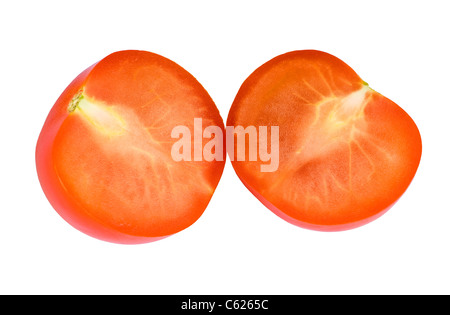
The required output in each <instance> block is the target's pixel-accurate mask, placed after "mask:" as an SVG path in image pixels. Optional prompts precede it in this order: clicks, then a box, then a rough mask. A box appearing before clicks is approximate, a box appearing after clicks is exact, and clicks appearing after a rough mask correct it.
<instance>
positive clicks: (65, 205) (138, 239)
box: [35, 51, 225, 244]
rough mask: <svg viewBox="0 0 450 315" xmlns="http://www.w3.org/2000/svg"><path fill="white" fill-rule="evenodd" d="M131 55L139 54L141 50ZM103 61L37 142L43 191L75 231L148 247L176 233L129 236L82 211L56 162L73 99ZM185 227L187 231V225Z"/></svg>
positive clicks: (55, 112)
mask: <svg viewBox="0 0 450 315" xmlns="http://www.w3.org/2000/svg"><path fill="white" fill-rule="evenodd" d="M124 52H126V51H122V52H119V53H124ZM130 52H131V53H136V52H137V51H130ZM152 55H153V58H158V55H156V54H153V53H152ZM108 57H109V56H108ZM108 57H105V58H108ZM161 57H162V56H161ZM162 58H164V57H162ZM164 60H165V61H164V62H165V63H169V64H170V65H169V67H171V69H175V70H176V69H177V67H180V66H178V65H177V64H175V63H174V62H172V61H170V60H168V59H167V60H166V58H164ZM102 61H103V59H102V60H101V61H99V62H97V63H95V64H93V65H92V66H90V67H89V68H87V69H86V70H84V71H83V72H82V73H80V74H79V75H78V76H77V77H76V78H75V79H74V80H73V81H72V82H71V83H70V84H69V85H68V86H67V88H66V89H65V90H64V91H63V93H62V94H61V95H60V97H59V98H58V99H57V101H56V102H55V104H54V106H53V107H52V109H51V110H50V112H49V114H48V116H47V118H46V120H45V122H44V125H43V127H42V129H41V132H40V134H39V137H38V140H37V144H36V150H35V162H36V171H37V175H38V179H39V182H40V185H41V188H42V190H43V192H44V194H45V196H46V197H47V199H48V201H49V203H50V204H51V206H52V207H53V208H54V210H55V211H56V212H57V213H58V214H59V216H60V217H62V218H63V219H64V220H65V221H66V222H67V223H68V224H69V225H71V226H72V227H73V228H75V229H77V230H79V231H81V232H82V233H84V234H86V235H88V236H90V237H93V238H96V239H99V240H102V241H106V242H110V243H116V244H144V243H149V242H154V241H158V240H161V239H164V238H167V237H169V236H171V235H173V234H175V233H168V235H161V236H159V235H157V236H141V235H136V234H127V233H123V232H121V231H119V230H117V229H115V228H114V227H112V226H109V225H107V224H105V223H104V222H102V221H101V220H98V219H96V218H95V217H92V216H90V215H89V214H88V213H87V212H85V211H79V210H80V209H81V208H82V205H81V204H80V203H79V201H77V200H76V199H75V198H74V197H73V196H72V195H71V194H70V192H69V191H67V190H66V189H65V188H64V184H63V183H62V182H61V180H60V178H59V177H58V175H57V172H56V170H55V163H54V160H53V159H54V158H53V156H52V155H53V154H52V152H53V147H54V142H55V139H56V137H57V135H58V132H59V130H60V127H61V126H62V125H63V123H64V122H65V120H66V118H67V117H68V116H69V115H70V113H69V111H68V104H70V102H71V100H72V99H73V97H74V96H75V95H77V93H78V92H79V91H80V90H83V89H84V88H85V84H86V83H87V81H88V79H89V77H90V75H91V72H93V70H94V69H95V67H96V65H97V64H99V63H100V62H102ZM180 68H181V67H180ZM181 69H182V68H181ZM183 70H184V69H183ZM184 71H185V70H184ZM186 72H187V71H186ZM188 80H190V81H191V82H193V81H195V82H196V80H195V78H194V77H189V78H188ZM205 93H206V91H205ZM219 126H220V124H219ZM221 128H222V130H223V129H224V128H223V126H222V127H221ZM224 145H225V141H224ZM224 152H225V150H224ZM216 163H217V164H221V165H222V166H221V168H220V167H217V168H216V169H215V171H214V174H213V175H214V176H216V177H217V176H219V177H220V174H221V173H222V171H223V167H224V165H225V159H224V160H223V161H222V162H216ZM218 174H219V175H218ZM217 181H218V179H217ZM185 228H187V226H186V227H185Z"/></svg>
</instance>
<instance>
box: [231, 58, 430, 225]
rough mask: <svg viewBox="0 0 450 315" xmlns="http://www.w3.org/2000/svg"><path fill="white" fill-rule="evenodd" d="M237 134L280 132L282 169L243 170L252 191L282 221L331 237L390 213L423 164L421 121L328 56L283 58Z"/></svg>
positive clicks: (247, 96) (249, 94)
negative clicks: (259, 129)
mask: <svg viewBox="0 0 450 315" xmlns="http://www.w3.org/2000/svg"><path fill="white" fill-rule="evenodd" d="M227 125H229V126H236V125H242V126H250V125H253V126H279V134H280V138H279V155H280V156H279V167H278V169H277V170H276V171H275V172H271V173H262V172H260V171H259V169H260V165H261V163H262V162H261V161H255V162H251V161H243V162H241V161H237V160H236V159H234V161H233V162H232V163H233V167H234V168H235V170H236V172H237V174H238V175H239V177H240V178H241V179H242V181H243V182H244V183H245V184H246V185H247V187H249V188H250V190H252V192H253V193H254V194H255V195H257V197H258V198H259V199H260V200H262V201H263V202H264V203H266V202H267V203H269V204H270V205H271V206H270V207H272V208H273V209H272V210H275V211H274V212H276V213H277V214H279V213H280V212H281V213H283V214H284V215H285V216H287V217H289V218H292V219H293V220H294V221H297V222H298V223H299V225H302V223H305V225H307V226H308V227H314V225H316V227H317V229H321V230H323V226H327V227H329V228H330V230H333V229H339V226H348V224H349V223H357V222H365V221H366V220H367V218H370V217H375V216H377V214H379V213H381V212H383V211H384V210H386V209H387V208H389V207H390V206H391V205H392V204H393V203H394V202H395V201H396V200H397V199H398V198H399V197H400V196H401V195H402V194H403V192H404V191H405V190H406V188H407V187H408V185H409V183H410V182H411V180H412V178H413V176H414V174H415V172H416V170H417V167H418V164H419V161H420V155H421V140H420V135H419V132H418V130H417V127H416V126H415V124H414V122H413V121H412V119H411V118H410V117H409V116H408V115H407V114H406V113H405V112H404V111H403V110H402V109H401V108H400V107H399V106H397V105H396V104H395V103H393V102H392V101H390V100H388V99H387V98H385V97H383V96H382V95H381V94H379V93H377V92H375V91H373V90H372V89H371V88H369V86H368V85H367V84H366V83H365V82H364V81H362V80H361V79H360V78H359V76H357V75H356V73H355V72H354V71H353V70H352V69H351V68H350V67H348V66H347V65H346V64H345V63H343V62H342V61H340V60H339V59H337V58H335V57H333V56H331V55H329V54H326V53H323V52H318V51H299V52H293V53H288V54H285V55H282V56H279V57H277V58H275V59H273V60H271V61H269V62H268V63H266V64H265V65H263V66H262V67H260V68H259V69H257V70H256V71H255V72H254V73H253V74H252V75H251V76H250V77H249V78H248V79H247V80H246V82H245V83H244V84H243V86H242V87H241V89H240V91H239V93H238V95H237V96H236V99H235V101H234V103H233V106H232V108H231V110H230V113H229V116H228V121H227Z"/></svg>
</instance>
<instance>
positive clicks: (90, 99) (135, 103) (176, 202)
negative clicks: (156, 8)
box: [36, 51, 225, 244]
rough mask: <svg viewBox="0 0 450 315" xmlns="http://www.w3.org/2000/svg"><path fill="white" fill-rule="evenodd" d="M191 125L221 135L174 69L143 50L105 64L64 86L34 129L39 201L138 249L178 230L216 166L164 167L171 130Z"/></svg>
mask: <svg viewBox="0 0 450 315" xmlns="http://www.w3.org/2000/svg"><path fill="white" fill-rule="evenodd" d="M196 118H197V119H198V118H201V119H202V123H203V126H204V127H207V126H209V125H213V126H217V127H218V128H220V129H221V130H222V131H223V129H224V124H223V120H222V118H221V116H220V114H219V111H218V109H217V108H216V106H215V104H214V102H213V101H212V99H211V97H210V96H209V95H208V93H207V92H206V91H205V89H204V88H203V87H202V86H201V85H200V83H199V82H198V81H197V80H196V79H195V78H194V77H193V76H192V75H191V74H189V73H188V72H187V71H186V70H184V69H183V68H182V67H180V66H179V65H177V64H176V63H174V62H172V61H170V60H168V59H166V58H164V57H162V56H159V55H156V54H153V53H150V52H145V51H119V52H115V53H113V54H111V55H109V56H107V57H106V58H104V59H102V60H101V61H99V62H98V63H96V64H94V65H93V66H91V67H89V68H88V69H86V70H85V71H84V72H82V73H81V74H80V75H79V76H78V77H77V78H76V79H75V80H74V81H73V82H72V83H71V84H70V85H69V86H68V87H67V89H66V90H65V91H64V92H63V93H62V95H61V96H60V97H59V99H58V100H57V102H56V104H55V105H54V107H53V108H52V109H51V111H50V113H49V115H48V117H47V120H46V122H45V124H44V126H43V128H42V131H41V134H40V136H39V139H38V143H37V148H36V164H37V171H38V176H39V180H40V182H41V186H42V188H43V190H44V192H45V195H46V196H47V198H48V199H49V201H50V203H51V204H52V206H53V207H54V208H55V210H56V211H57V212H58V213H59V214H60V215H61V216H62V217H63V218H64V219H65V220H66V221H67V222H68V223H70V224H71V225H72V226H73V227H75V228H77V229H79V230H80V231H82V232H84V233H86V234H88V235H90V236H93V237H96V238H98V239H101V240H105V241H109V242H115V243H127V244H136V243H145V242H150V241H154V240H158V239H161V238H164V237H166V236H169V235H172V234H174V233H177V232H179V231H181V230H183V229H185V228H187V227H188V226H190V225H191V224H193V223H194V222H195V221H196V220H197V219H198V218H199V217H200V216H201V215H202V213H203V212H204V210H205V208H206V207H207V205H208V203H209V201H210V199H211V197H212V195H213V193H214V190H215V188H216V186H217V184H218V182H219V179H220V177H221V174H222V171H223V168H224V164H225V158H224V157H223V158H222V159H216V160H213V161H206V160H191V161H187V160H181V161H175V160H174V159H173V156H172V155H171V150H172V146H173V144H174V143H175V142H176V141H177V139H176V138H173V137H172V134H171V132H172V129H173V128H174V127H176V126H185V127H186V128H188V129H190V130H194V119H196ZM223 135H224V133H221V134H218V135H216V136H222V137H223ZM192 137H193V136H192ZM222 142H223V139H222ZM224 154H225V153H224Z"/></svg>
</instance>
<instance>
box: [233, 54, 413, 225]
mask: <svg viewBox="0 0 450 315" xmlns="http://www.w3.org/2000/svg"><path fill="white" fill-rule="evenodd" d="M300 55H301V56H302V57H304V58H305V60H310V59H313V60H314V58H315V56H318V58H323V59H322V60H327V62H328V64H329V65H330V66H331V67H335V68H336V69H338V70H340V71H342V73H345V75H343V76H344V77H345V76H348V77H351V78H352V80H351V83H353V84H354V85H356V86H360V85H361V84H363V85H366V84H367V83H365V82H364V81H363V80H362V79H360V78H359V76H358V75H357V74H356V73H355V72H354V70H353V69H352V68H350V66H348V65H347V64H346V63H344V62H343V61H342V60H340V59H338V58H336V57H334V56H332V55H330V54H327V53H324V52H320V51H315V50H303V51H292V52H288V53H285V54H282V55H279V56H277V57H275V58H273V59H271V60H269V61H267V62H266V63H264V64H263V65H261V66H260V67H258V68H257V69H256V70H255V71H254V72H253V73H252V74H251V75H250V76H249V77H248V78H247V79H246V80H245V81H244V83H243V84H242V85H241V87H240V89H239V92H238V93H237V95H236V97H235V100H234V102H233V105H232V108H231V109H230V112H229V114H228V119H227V126H233V125H236V124H237V125H244V126H248V125H251V124H252V120H251V117H250V118H249V121H245V120H244V119H242V121H237V118H236V117H237V116H236V115H237V114H236V113H237V108H239V106H240V105H241V103H242V102H244V101H246V99H245V98H246V97H247V94H250V93H251V92H249V91H253V89H254V87H255V86H256V85H257V83H258V82H259V81H260V80H261V81H262V80H263V79H261V78H262V77H263V76H264V75H267V74H268V73H270V71H271V69H272V67H273V66H275V65H278V64H282V63H284V62H286V64H287V63H288V62H289V61H291V60H292V59H294V58H296V56H300ZM267 76H268V75H267ZM264 79H265V80H268V79H267V78H266V77H264ZM374 95H376V97H377V98H382V99H383V103H386V104H387V103H389V104H390V105H392V106H393V107H395V109H396V113H397V115H401V116H402V118H403V121H401V123H406V124H408V125H409V127H408V128H409V130H410V131H411V135H412V138H414V141H412V142H411V143H410V146H411V147H412V149H411V152H412V151H414V153H413V154H412V155H411V157H412V156H413V157H412V158H411V160H406V161H405V165H406V164H411V169H410V172H411V174H412V175H411V177H410V178H409V183H408V185H403V184H402V185H401V187H402V188H403V189H404V190H403V191H402V192H401V193H398V192H396V193H395V194H396V196H395V198H391V200H390V201H389V202H388V203H385V204H384V205H382V206H380V205H379V204H377V207H378V208H377V211H376V212H375V213H371V214H368V215H366V216H365V217H362V218H358V219H357V220H353V219H352V220H350V219H348V218H344V217H343V218H342V220H340V221H341V222H335V223H319V224H316V223H312V222H307V221H302V220H301V219H298V218H294V217H292V216H290V215H289V214H287V213H286V212H287V211H284V210H283V207H280V208H278V207H277V206H275V205H274V204H273V203H272V202H271V201H269V200H268V199H269V198H268V197H273V196H264V195H262V194H261V193H260V192H259V191H258V184H259V183H258V182H257V181H255V180H254V178H251V177H250V178H249V180H253V182H249V181H247V180H246V178H245V176H248V173H245V172H244V171H243V166H242V165H245V164H246V163H248V162H247V161H242V162H239V161H236V158H235V157H233V156H230V159H231V164H232V166H233V168H234V170H235V172H236V174H237V176H238V177H239V179H240V180H241V182H242V183H243V184H244V186H245V187H246V188H247V189H248V190H249V191H250V192H251V193H252V194H253V195H254V196H255V197H256V198H257V199H258V200H259V201H260V202H261V203H262V204H263V205H264V206H265V207H266V208H268V209H269V210H270V211H271V212H273V213H274V214H275V215H277V216H278V217H280V218H281V219H283V220H285V221H287V222H289V223H291V224H293V225H296V226H298V227H301V228H305V229H309V230H314V231H324V232H338V231H346V230H351V229H355V228H358V227H361V226H363V225H366V224H368V223H370V222H372V221H374V220H376V219H377V218H379V217H381V216H382V215H384V214H385V213H386V212H387V211H389V209H391V208H392V207H393V206H394V205H395V204H396V203H397V201H398V200H399V199H400V198H401V197H402V195H403V194H404V193H405V192H406V189H407V187H408V186H409V184H410V183H411V182H412V180H413V177H414V175H415V173H416V171H417V169H418V167H419V164H420V158H421V152H422V140H421V136H420V133H419V130H418V128H417V126H416V125H415V123H414V121H413V120H412V119H411V117H410V116H409V115H408V114H407V113H406V112H405V111H404V110H403V109H402V108H400V106H398V105H397V104H395V103H394V102H392V101H391V100H389V99H388V98H386V97H385V96H383V95H381V94H379V93H377V92H375V91H374ZM252 104H258V106H263V105H260V104H259V103H258V99H257V98H256V99H255V100H254V102H253V103H252ZM263 104H264V103H263ZM281 127H282V126H281ZM281 127H280V129H281ZM399 186H400V185H399Z"/></svg>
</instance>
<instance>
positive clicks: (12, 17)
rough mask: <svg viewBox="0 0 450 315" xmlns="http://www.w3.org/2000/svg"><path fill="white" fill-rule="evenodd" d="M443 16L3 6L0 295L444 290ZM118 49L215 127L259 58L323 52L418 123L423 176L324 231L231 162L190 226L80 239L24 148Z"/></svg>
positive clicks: (344, 5) (421, 9)
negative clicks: (139, 237)
mask: <svg viewBox="0 0 450 315" xmlns="http://www.w3.org/2000/svg"><path fill="white" fill-rule="evenodd" d="M448 12H450V7H449V4H448V1H427V2H419V1H376V2H368V1H367V2H363V1H292V2H289V1H272V2H266V1H230V0H228V1H221V2H219V1H159V2H156V1H81V0H78V1H72V2H69V1H3V2H2V4H0V15H1V18H0V32H1V44H2V45H1V46H2V47H1V48H0V56H1V58H0V74H1V75H0V89H1V104H0V106H1V112H0V113H1V116H0V119H1V124H0V128H1V133H0V136H1V146H0V147H1V155H0V159H1V163H0V194H1V196H0V199H1V201H0V202H1V203H0V293H2V294H16V293H18V294H449V293H450V285H449V283H450V248H449V241H450V206H449V195H450V190H449V188H450V184H449V177H450V167H449V164H450V151H449V144H450V143H449V135H450V128H449V126H450V123H449V117H450V116H449V115H450V102H449V92H450V91H449V86H450V84H449V83H450V82H449V81H450V80H449V76H448V75H449V73H450V61H449V56H450V48H449V45H448V42H449V31H450V22H449V21H450V19H449V18H448ZM123 49H140V50H147V51H151V52H155V53H158V54H161V55H163V56H165V57H167V58H169V59H172V60H173V61H175V62H177V63H178V64H180V65H181V66H183V67H184V68H185V69H186V70H188V71H189V72H191V73H192V74H193V75H194V76H195V77H196V78H197V80H198V81H199V82H200V83H202V85H203V86H204V87H205V88H206V90H207V91H208V92H209V93H210V95H211V96H212V98H213V99H214V101H215V102H216V104H217V106H218V108H219V110H220V112H221V114H222V117H223V119H224V120H225V119H226V117H227V113H228V110H229V108H230V106H231V103H232V101H233V99H234V96H235V95H236V93H237V91H238V89H239V87H240V85H241V83H242V82H243V81H244V79H245V78H246V77H247V76H248V75H249V74H250V73H251V72H252V71H253V70H255V69H256V68H257V67H259V66H260V65H261V64H262V63H264V62H266V61H267V60H269V59H271V58H273V57H275V56H277V55H279V54H282V53H285V52H288V51H292V50H299V49H318V50H323V51H326V52H328V53H331V54H333V55H335V56H337V57H338V58H340V59H342V60H344V61H345V62H346V63H348V64H349V65H350V66H351V67H352V68H353V69H354V70H355V71H356V72H357V73H358V74H359V75H360V76H361V77H362V79H363V80H365V81H367V82H368V83H369V84H370V86H371V87H372V88H373V89H375V90H377V91H378V92H380V93H382V94H384V95H385V96H387V97H388V98H390V99H392V100H393V101H395V102H396V103H397V104H399V105H400V106H402V107H403V108H404V109H405V110H406V111H407V112H408V113H409V114H410V116H411V117H412V118H413V119H414V120H415V122H416V123H417V125H418V127H419V129H420V131H421V134H422V137H423V145H424V148H423V159H422V162H421V165H420V167H419V170H418V173H417V175H416V177H415V179H414V181H413V182H412V184H411V186H410V187H409V189H408V191H407V192H406V193H405V194H404V195H403V197H402V198H401V200H400V201H399V202H398V203H397V204H396V205H395V207H394V208H392V209H391V210H390V211H389V212H388V213H387V214H386V215H384V216H383V217H381V218H380V219H378V220H376V221H374V222H372V223H370V224H368V225H366V226H363V227H360V228H358V229H355V230H351V231H347V232H339V233H323V232H314V231H309V230H304V229H301V228H298V227H296V226H293V225H291V224H289V223H286V222H285V221H283V220H281V219H279V218H278V217H276V216H275V215H274V214H272V213H271V212H270V211H269V210H268V209H266V208H265V207H264V206H263V205H262V204H261V203H260V202H259V201H258V200H256V199H255V198H254V197H253V195H251V193H250V192H249V191H247V189H245V187H244V186H243V185H242V184H241V182H240V181H239V179H238V178H237V176H236V175H235V173H234V171H233V169H232V167H231V164H230V163H229V162H227V165H226V167H225V171H224V174H223V176H222V179H221V181H220V183H219V186H218V187H217V190H216V193H215V194H214V196H213V198H212V200H211V203H210V204H209V206H208V208H207V209H206V211H205V213H204V215H203V216H202V217H201V218H200V219H199V220H198V221H197V222H196V223H195V224H194V225H192V226H191V227H190V228H188V229H186V230H184V231H182V232H180V233H178V234H176V235H174V236H172V237H169V238H167V239H164V240H162V241H159V242H155V243H149V244H145V245H131V246H130V245H116V244H110V243H106V242H102V241H99V240H96V239H93V238H90V237H88V236H86V235H84V234H82V233H80V232H78V231H77V230H75V229H73V228H72V227H70V226H69V225H68V224H67V223H66V222H65V221H63V220H62V219H61V218H60V217H59V216H58V215H57V213H56V212H55V211H54V210H53V209H52V207H51V206H50V204H49V203H48V201H47V199H46V198H45V196H44V194H43V192H42V190H41V188H40V185H39V182H38V179H37V175H36V171H35V162H34V150H35V145H36V140H37V138H38V135H39V132H40V129H41V127H42V125H43V123H44V120H45V118H46V116H47V114H48V112H49V111H50V109H51V107H52V106H53V104H54V102H55V101H56V99H57V98H58V96H59V95H60V93H61V92H62V91H63V90H64V88H65V87H66V86H67V85H68V84H69V83H70V81H71V80H72V79H73V78H75V76H76V75H78V74H79V73H80V72H81V71H82V70H84V69H85V68H86V67H88V66H90V65H91V64H93V63H94V62H96V61H98V60H100V59H101V58H103V57H105V56H106V55H108V54H110V53H112V52H114V51H117V50H123Z"/></svg>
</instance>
